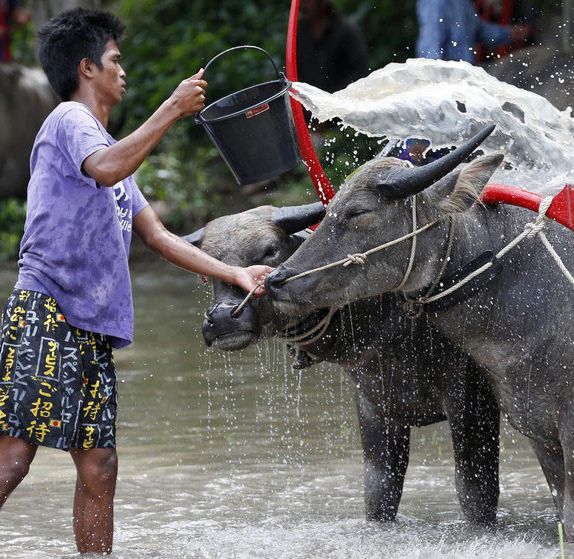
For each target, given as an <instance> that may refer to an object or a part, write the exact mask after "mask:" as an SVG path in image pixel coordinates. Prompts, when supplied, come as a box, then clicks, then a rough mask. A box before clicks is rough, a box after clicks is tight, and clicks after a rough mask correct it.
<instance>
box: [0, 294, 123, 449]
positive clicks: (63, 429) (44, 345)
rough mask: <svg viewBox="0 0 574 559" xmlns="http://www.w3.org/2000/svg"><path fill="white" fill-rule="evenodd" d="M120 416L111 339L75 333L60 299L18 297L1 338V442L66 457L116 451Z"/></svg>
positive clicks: (7, 314) (10, 301)
mask: <svg viewBox="0 0 574 559" xmlns="http://www.w3.org/2000/svg"><path fill="white" fill-rule="evenodd" d="M116 409H117V396H116V371H115V366H114V361H113V357H112V348H111V345H110V343H109V341H108V339H107V337H106V336H103V335H101V334H94V333H92V332H86V331H85V330H79V329H77V328H73V327H71V326H70V325H69V324H68V323H67V322H66V319H65V318H64V315H63V314H62V312H61V311H60V309H59V307H58V305H57V303H56V301H55V300H54V299H53V298H51V297H48V296H46V295H43V294H42V293H37V292H35V291H24V290H15V291H14V292H13V293H12V295H11V296H10V297H9V299H8V304H7V306H6V309H5V311H4V315H3V320H2V327H1V330H0V435H9V436H12V437H18V438H21V439H24V440H25V441H27V442H29V443H31V444H34V445H41V446H49V447H52V448H59V449H62V450H68V449H69V448H70V447H73V448H81V449H90V448H115V446H116V443H115V422H116Z"/></svg>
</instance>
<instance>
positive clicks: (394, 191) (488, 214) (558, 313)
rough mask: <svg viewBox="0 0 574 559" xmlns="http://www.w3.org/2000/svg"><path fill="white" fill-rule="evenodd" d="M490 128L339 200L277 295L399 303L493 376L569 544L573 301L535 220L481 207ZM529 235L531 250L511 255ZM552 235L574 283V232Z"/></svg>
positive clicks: (352, 185) (381, 162)
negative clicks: (477, 153) (479, 150)
mask: <svg viewBox="0 0 574 559" xmlns="http://www.w3.org/2000/svg"><path fill="white" fill-rule="evenodd" d="M492 128H493V127H488V128H486V129H484V130H482V131H481V132H479V133H478V134H477V135H476V136H475V137H474V138H471V139H470V140H468V141H467V142H466V143H465V144H463V145H462V146H460V147H459V148H457V149H456V150H455V151H453V152H452V153H450V154H449V155H446V156H445V157H443V158H441V159H439V160H438V161H435V162H434V163H431V164H429V165H426V166H423V167H415V168H413V167H409V166H408V165H407V164H405V163H404V162H402V161H399V160H397V159H393V158H379V159H374V160H372V161H369V162H367V163H366V164H365V165H364V166H362V167H361V168H359V169H358V170H357V171H356V172H355V173H354V174H353V175H352V176H351V177H350V178H349V180H348V181H347V183H346V184H345V185H343V187H342V188H341V190H340V191H339V192H338V193H337V195H336V196H335V198H334V199H333V201H332V202H331V204H330V205H329V208H328V210H329V211H328V213H327V215H326V217H325V218H324V220H323V221H322V222H321V225H320V226H319V228H318V229H317V230H316V231H315V232H314V234H313V235H312V236H311V237H310V238H309V239H308V240H307V241H306V242H305V243H304V244H303V245H302V246H301V247H300V248H299V249H298V250H297V251H296V252H295V253H294V255H293V256H292V257H291V258H290V259H289V260H287V261H286V262H285V263H284V264H283V265H282V266H280V267H279V268H278V269H277V270H275V271H274V272H273V273H272V274H270V275H269V277H268V279H267V290H268V292H269V293H270V295H271V296H272V297H273V298H275V299H276V301H277V302H278V304H279V305H280V308H282V309H283V310H289V309H291V310H292V312H297V313H301V312H302V311H305V312H309V311H310V310H312V309H313V308H321V307H325V306H331V305H342V304H346V303H348V302H349V301H353V300H361V299H363V298H365V297H373V296H376V295H380V294H383V293H387V292H391V291H398V292H399V293H402V294H403V297H404V298H405V300H406V301H407V302H408V304H409V306H410V307H411V309H413V310H415V309H418V310H419V311H422V312H425V316H427V317H428V320H429V321H430V322H431V323H432V324H434V325H435V326H436V327H437V328H438V329H439V330H440V331H441V332H442V333H443V334H444V335H445V336H446V337H447V338H448V339H449V340H451V341H452V342H453V343H454V344H455V345H457V346H458V347H459V348H461V349H462V350H464V351H466V352H468V353H469V354H470V355H471V356H472V357H473V358H474V360H475V361H476V362H477V363H478V364H479V365H480V366H481V367H483V368H484V369H485V370H486V371H487V374H488V376H489V378H490V379H491V381H492V384H493V386H494V389H495V392H496V394H497V397H498V399H499V402H500V405H501V409H502V411H503V412H504V413H505V414H506V416H507V417H508V419H509V422H510V423H511V424H512V425H513V426H514V427H515V428H516V429H518V430H519V431H520V432H521V433H523V434H524V435H526V436H527V437H528V438H529V439H530V443H531V445H532V447H533V449H534V451H535V453H536V456H537V458H538V460H539V462H540V465H541V467H542V470H543V471H544V474H545V476H546V479H547V481H548V484H549V486H550V488H551V491H552V495H553V497H554V500H555V503H556V507H557V510H558V513H559V515H560V516H561V518H562V519H563V522H564V526H565V531H566V534H567V537H569V538H570V539H573V538H574V381H573V380H572V363H573V362H574V321H573V320H572V309H573V308H574V289H573V288H572V285H571V283H569V282H568V278H567V277H566V276H565V274H564V273H563V271H561V269H560V268H559V266H558V265H557V263H556V262H555V261H554V259H553V257H552V256H551V254H550V253H549V251H548V250H547V247H546V246H545V245H544V244H543V243H542V242H541V241H540V240H539V239H538V238H537V237H536V235H534V234H533V233H535V231H536V229H534V230H533V229H532V228H531V227H528V228H526V229H525V226H526V225H527V224H529V223H531V222H532V221H533V219H534V216H533V215H532V213H531V212H529V211H528V210H524V209H521V208H514V207H510V206H484V205H482V204H480V203H476V200H477V199H478V197H479V195H480V193H481V191H482V189H483V188H484V186H485V185H486V183H487V181H488V179H489V178H490V176H491V175H492V173H493V172H494V171H495V170H496V169H497V168H498V166H499V165H500V164H501V162H502V159H503V156H502V155H501V154H492V155H486V156H483V157H478V158H476V159H474V160H473V161H472V162H470V163H468V164H466V165H465V166H463V167H459V165H460V164H462V163H463V162H464V161H465V160H466V158H467V157H468V156H469V155H470V154H471V153H472V151H473V150H474V149H475V148H476V147H477V146H478V145H480V143H481V142H482V141H483V140H484V139H485V138H486V136H487V135H488V134H489V133H490V132H491V131H492ZM570 211H572V208H570ZM413 216H416V220H413ZM414 221H416V223H414ZM414 231H416V240H417V244H416V246H413V232H414ZM525 232H529V233H530V234H531V235H530V237H527V236H526V235H525V236H524V240H523V241H522V244H520V245H518V246H516V247H515V248H513V249H512V250H510V246H511V242H512V241H514V240H515V239H517V238H518V237H519V236H520V235H522V234H523V233H525ZM544 232H545V235H546V238H547V239H548V241H549V243H550V245H551V246H552V247H554V250H555V251H556V254H557V255H559V256H560V257H561V259H562V263H563V264H564V265H565V266H566V268H567V269H569V270H573V269H574V251H573V250H572V246H573V245H572V232H571V231H568V230H567V229H566V228H564V227H562V226H561V225H559V224H557V223H556V222H551V221H548V222H546V223H545V229H544ZM401 239H402V240H401ZM377 246H385V247H386V248H385V250H383V249H381V250H376V251H375V250H374V249H375V248H376V247H377ZM372 250H373V251H372ZM506 250H509V252H507V253H506V254H505V255H502V253H504V252H505V251H506ZM371 251H372V252H371ZM359 252H360V253H362V255H363V256H360V257H359V256H357V255H356V256H355V258H354V261H355V262H359V263H360V264H362V265H359V266H356V265H350V266H347V267H344V266H339V265H337V266H333V267H331V266H330V265H331V264H333V263H336V262H337V261H338V260H346V258H347V255H348V254H353V253H359ZM497 254H501V256H500V258H493V255H497ZM477 263H478V264H477ZM486 263H490V264H491V265H490V266H489V267H485V268H484V270H485V272H484V273H483V274H481V275H478V276H476V277H475V279H474V280H470V277H471V276H470V275H469V274H470V272H471V271H476V270H478V269H481V268H482V265H485V264H486ZM319 267H320V268H319ZM464 278H466V279H469V282H468V283H466V284H465V287H464V288H462V289H461V290H459V291H453V292H452V293H450V294H447V292H446V291H445V295H446V296H445V298H444V299H442V301H443V303H442V304H441V305H439V306H437V305H438V304H439V301H440V300H437V299H435V300H434V301H433V299H432V298H434V297H435V296H438V295H439V294H440V292H441V290H442V289H450V288H451V286H452V287H454V286H455V285H457V283H458V280H462V279H464ZM451 280H452V281H451ZM484 280H489V281H484ZM449 299H450V303H451V304H447V303H448V301H449ZM435 303H436V305H435ZM419 351H423V352H425V351H426V350H425V349H424V348H422V349H421V348H420V347H419Z"/></svg>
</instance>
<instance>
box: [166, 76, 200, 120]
mask: <svg viewBox="0 0 574 559" xmlns="http://www.w3.org/2000/svg"><path fill="white" fill-rule="evenodd" d="M202 77H203V68H202V69H201V70H200V71H199V72H197V73H196V74H194V75H193V76H191V77H189V78H187V79H185V80H183V81H182V82H181V83H180V84H179V85H178V86H177V87H176V89H175V91H174V92H173V93H172V94H171V97H170V99H169V100H170V101H171V102H172V103H173V106H174V107H175V108H177V110H178V111H179V115H180V118H183V117H186V116H191V115H194V114H195V113H198V112H199V111H201V110H202V109H203V108H204V107H205V88H206V87H207V82H206V81H205V80H203V79H201V78H202Z"/></svg>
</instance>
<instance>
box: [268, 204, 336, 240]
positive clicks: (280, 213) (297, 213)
mask: <svg viewBox="0 0 574 559" xmlns="http://www.w3.org/2000/svg"><path fill="white" fill-rule="evenodd" d="M323 217H325V207H324V206H323V204H321V202H315V203H314V204H306V205H304V206H289V207H285V208H275V210H274V211H273V218H272V219H273V223H274V224H275V225H276V226H277V227H280V228H281V229H283V231H285V232H286V233H288V234H289V235H292V234H293V233H297V232H298V231H303V229H306V228H307V227H311V225H315V223H318V222H319V221H320V220H321V219H323Z"/></svg>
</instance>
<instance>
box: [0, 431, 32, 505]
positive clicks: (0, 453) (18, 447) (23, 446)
mask: <svg viewBox="0 0 574 559" xmlns="http://www.w3.org/2000/svg"><path fill="white" fill-rule="evenodd" d="M36 450H38V447H37V446H36V445H33V444H30V443H27V442H26V441H23V440H22V439H17V438H15V437H8V436H7V435H0V508H2V505H3V504H4V503H5V502H6V499H8V496H9V495H10V493H12V491H14V489H16V487H18V484H19V483H20V482H21V481H22V480H23V479H24V478H25V477H26V474H27V473H28V470H29V469H30V464H31V463H32V460H34V456H35V455H36Z"/></svg>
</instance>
